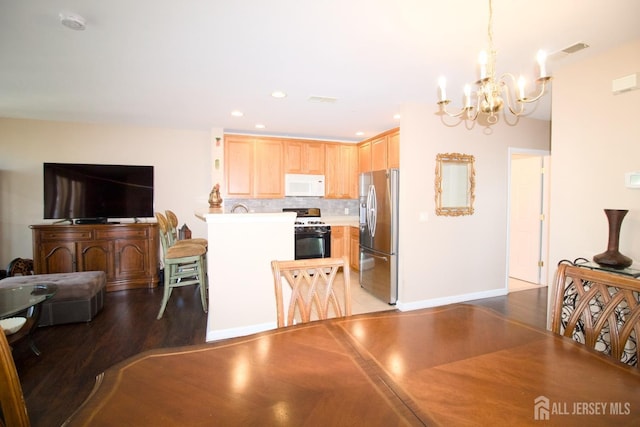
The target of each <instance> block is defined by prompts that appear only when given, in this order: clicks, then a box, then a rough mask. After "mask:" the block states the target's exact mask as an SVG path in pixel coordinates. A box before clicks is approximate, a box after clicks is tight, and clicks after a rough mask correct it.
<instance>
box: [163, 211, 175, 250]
mask: <svg viewBox="0 0 640 427" xmlns="http://www.w3.org/2000/svg"><path fill="white" fill-rule="evenodd" d="M164 214H165V215H166V216H167V224H168V226H169V228H168V230H169V231H168V232H169V243H170V244H171V245H173V244H174V243H175V242H176V240H178V216H177V215H176V214H175V213H174V212H173V211H171V210H169V209H167V210H165V211H164Z"/></svg>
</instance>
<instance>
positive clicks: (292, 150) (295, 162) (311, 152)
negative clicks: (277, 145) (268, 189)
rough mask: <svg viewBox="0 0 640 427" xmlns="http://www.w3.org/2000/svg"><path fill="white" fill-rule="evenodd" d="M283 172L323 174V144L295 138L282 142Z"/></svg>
mask: <svg viewBox="0 0 640 427" xmlns="http://www.w3.org/2000/svg"><path fill="white" fill-rule="evenodd" d="M284 153H285V154H284V159H285V160H284V165H285V173H301V174H311V175H324V173H325V144H324V143H322V142H311V141H302V140H297V139H291V140H285V142H284Z"/></svg>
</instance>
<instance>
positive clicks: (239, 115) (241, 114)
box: [231, 110, 244, 117]
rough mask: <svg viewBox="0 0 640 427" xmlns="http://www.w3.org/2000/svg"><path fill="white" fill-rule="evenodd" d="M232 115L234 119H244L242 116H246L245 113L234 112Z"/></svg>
mask: <svg viewBox="0 0 640 427" xmlns="http://www.w3.org/2000/svg"><path fill="white" fill-rule="evenodd" d="M231 115H232V116H233V117H242V116H244V113H243V112H242V111H238V110H234V111H232V112H231Z"/></svg>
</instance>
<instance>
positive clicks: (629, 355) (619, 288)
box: [551, 263, 640, 367]
mask: <svg viewBox="0 0 640 427" xmlns="http://www.w3.org/2000/svg"><path fill="white" fill-rule="evenodd" d="M551 329H552V330H553V332H555V333H557V334H560V335H564V336H566V337H570V338H572V339H574V340H576V341H578V342H580V343H582V344H585V345H586V346H587V347H589V348H591V349H595V350H596V351H600V352H602V353H604V354H606V355H608V356H611V357H612V358H614V359H616V360H619V361H621V362H623V363H626V364H628V365H631V366H636V367H637V366H638V358H639V357H640V349H639V348H638V338H639V337H640V280H637V279H634V278H632V277H630V276H624V275H621V274H616V273H609V272H606V271H599V270H591V269H589V268H585V267H577V266H575V265H571V264H564V263H561V264H560V265H559V266H558V271H557V272H556V280H555V297H554V305H553V312H552V318H551Z"/></svg>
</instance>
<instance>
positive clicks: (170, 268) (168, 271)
mask: <svg viewBox="0 0 640 427" xmlns="http://www.w3.org/2000/svg"><path fill="white" fill-rule="evenodd" d="M174 269H175V265H173V264H169V265H165V266H164V295H163V297H162V304H161V305H160V311H159V312H158V317H156V319H160V318H162V315H163V314H164V310H165V308H167V303H168V302H169V297H170V296H171V277H172V276H173V272H174Z"/></svg>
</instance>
